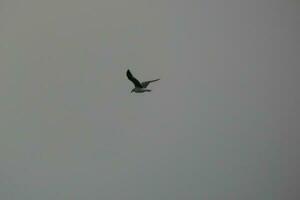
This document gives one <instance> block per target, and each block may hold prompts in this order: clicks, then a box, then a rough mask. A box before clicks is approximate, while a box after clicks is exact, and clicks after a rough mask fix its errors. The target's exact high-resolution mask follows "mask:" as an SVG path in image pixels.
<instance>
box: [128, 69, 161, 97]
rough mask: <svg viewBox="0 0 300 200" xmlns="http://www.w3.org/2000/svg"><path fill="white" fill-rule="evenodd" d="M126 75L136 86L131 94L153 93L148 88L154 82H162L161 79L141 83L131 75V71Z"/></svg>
mask: <svg viewBox="0 0 300 200" xmlns="http://www.w3.org/2000/svg"><path fill="white" fill-rule="evenodd" d="M126 75H127V78H128V79H129V80H130V81H131V82H132V83H133V84H134V88H133V89H132V90H131V92H136V93H144V92H151V90H150V89H147V86H148V85H149V84H150V83H152V82H155V81H158V80H160V79H154V80H151V81H144V82H140V81H139V80H137V79H136V78H135V77H134V76H133V75H132V74H131V72H130V70H129V69H128V70H127V72H126Z"/></svg>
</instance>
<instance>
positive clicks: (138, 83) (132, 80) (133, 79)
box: [126, 69, 143, 88]
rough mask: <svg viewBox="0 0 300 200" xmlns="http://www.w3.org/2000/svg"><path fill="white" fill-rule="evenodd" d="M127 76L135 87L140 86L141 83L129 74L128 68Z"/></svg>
mask: <svg viewBox="0 0 300 200" xmlns="http://www.w3.org/2000/svg"><path fill="white" fill-rule="evenodd" d="M126 75H127V78H128V79H129V80H130V81H131V82H132V83H133V84H134V86H135V87H139V88H142V87H143V86H142V84H141V83H140V82H139V81H138V80H137V79H136V78H135V77H134V76H133V75H132V74H131V72H130V70H129V69H128V70H127V72H126Z"/></svg>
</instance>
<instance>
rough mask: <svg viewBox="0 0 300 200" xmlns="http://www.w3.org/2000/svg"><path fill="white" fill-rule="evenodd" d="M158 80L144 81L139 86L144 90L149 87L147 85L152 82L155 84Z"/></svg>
mask: <svg viewBox="0 0 300 200" xmlns="http://www.w3.org/2000/svg"><path fill="white" fill-rule="evenodd" d="M158 80H160V79H159V78H158V79H155V80H151V81H145V82H142V83H141V85H142V86H143V88H146V87H147V86H148V85H149V83H152V82H155V81H158Z"/></svg>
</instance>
